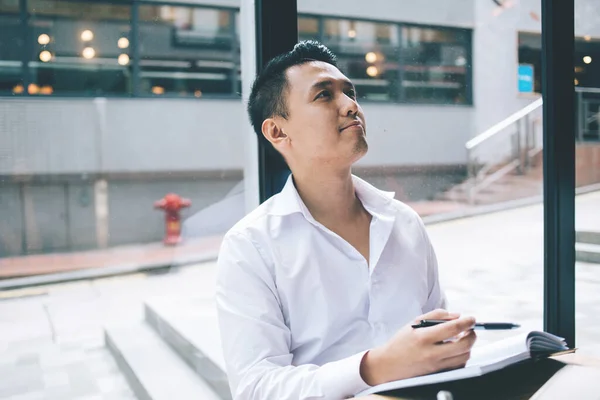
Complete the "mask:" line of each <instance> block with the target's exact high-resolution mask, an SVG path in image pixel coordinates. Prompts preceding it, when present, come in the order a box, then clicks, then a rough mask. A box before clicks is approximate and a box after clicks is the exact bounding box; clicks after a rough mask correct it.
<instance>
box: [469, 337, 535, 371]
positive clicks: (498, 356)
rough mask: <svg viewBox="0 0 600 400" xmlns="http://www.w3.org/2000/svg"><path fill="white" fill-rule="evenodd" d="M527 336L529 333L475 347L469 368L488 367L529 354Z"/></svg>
mask: <svg viewBox="0 0 600 400" xmlns="http://www.w3.org/2000/svg"><path fill="white" fill-rule="evenodd" d="M527 335H528V332H526V333H523V334H520V335H516V336H512V337H509V338H506V339H503V340H500V341H497V342H493V343H490V344H486V345H483V346H475V347H474V348H473V349H472V350H471V358H470V359H469V361H468V362H467V367H473V366H479V367H481V366H486V365H490V364H494V363H495V362H498V361H500V360H503V359H506V358H512V357H514V356H517V355H520V354H524V353H525V354H529V349H528V348H527Z"/></svg>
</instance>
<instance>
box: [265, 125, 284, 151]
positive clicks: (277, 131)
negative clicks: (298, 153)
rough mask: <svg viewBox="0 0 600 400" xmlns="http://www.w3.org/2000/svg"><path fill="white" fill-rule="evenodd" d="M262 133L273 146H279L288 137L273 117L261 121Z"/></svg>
mask: <svg viewBox="0 0 600 400" xmlns="http://www.w3.org/2000/svg"><path fill="white" fill-rule="evenodd" d="M262 134H263V135H264V137H265V138H266V139H267V140H268V141H269V142H271V144H272V145H273V147H275V148H279V147H280V146H281V144H282V143H283V142H285V141H286V140H287V139H288V137H287V135H286V134H285V133H284V132H283V129H282V128H281V126H280V125H279V124H278V123H277V121H276V120H275V119H274V118H267V119H265V120H264V121H263V123H262Z"/></svg>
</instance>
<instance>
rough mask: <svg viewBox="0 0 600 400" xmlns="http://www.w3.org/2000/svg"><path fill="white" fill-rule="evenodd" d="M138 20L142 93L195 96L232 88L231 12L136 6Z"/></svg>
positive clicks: (235, 66)
mask: <svg viewBox="0 0 600 400" xmlns="http://www.w3.org/2000/svg"><path fill="white" fill-rule="evenodd" d="M140 19H141V20H140V57H141V60H140V66H141V70H142V72H141V80H142V88H141V89H142V92H143V93H149V94H154V95H162V94H165V93H168V94H174V95H179V96H196V97H200V96H202V95H203V94H222V95H223V94H225V95H230V94H232V93H233V92H234V91H235V90H237V88H238V83H237V82H238V58H239V55H238V54H239V50H238V46H237V40H236V39H235V35H234V31H233V27H232V25H233V24H234V21H233V20H232V19H233V18H232V12H231V11H226V10H219V9H209V8H194V7H174V6H151V5H142V6H140Z"/></svg>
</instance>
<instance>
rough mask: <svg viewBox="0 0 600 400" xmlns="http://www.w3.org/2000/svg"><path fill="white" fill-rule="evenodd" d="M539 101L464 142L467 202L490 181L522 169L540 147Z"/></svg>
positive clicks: (471, 202) (541, 102) (472, 201)
mask: <svg viewBox="0 0 600 400" xmlns="http://www.w3.org/2000/svg"><path fill="white" fill-rule="evenodd" d="M542 104H543V101H542V99H541V98H540V99H538V100H536V101H534V102H533V103H531V104H529V105H527V106H526V107H524V108H523V109H521V110H519V111H517V112H516V113H514V114H512V115H510V116H509V117H507V118H505V119H504V120H502V121H500V122H498V123H497V124H495V125H494V126H492V127H491V128H489V129H487V130H486V131H485V132H482V133H481V134H479V135H477V136H475V137H474V138H473V139H471V140H469V141H468V142H467V143H466V144H465V147H466V149H467V168H468V174H469V179H468V180H467V182H466V184H467V188H466V189H467V190H468V199H469V203H470V204H473V203H474V200H475V196H476V195H477V193H478V192H480V191H481V190H483V189H485V188H486V187H487V186H489V185H490V184H492V183H494V182H496V181H498V180H499V179H500V178H502V177H503V176H505V175H507V174H509V173H511V172H512V171H514V170H517V172H519V173H524V172H525V171H526V170H527V169H528V168H529V167H530V166H531V161H532V158H533V157H534V156H535V155H536V154H537V153H539V152H540V151H541V149H542V140H541V135H540V133H541V130H540V129H539V126H541V115H539V112H538V110H540V108H541V107H542Z"/></svg>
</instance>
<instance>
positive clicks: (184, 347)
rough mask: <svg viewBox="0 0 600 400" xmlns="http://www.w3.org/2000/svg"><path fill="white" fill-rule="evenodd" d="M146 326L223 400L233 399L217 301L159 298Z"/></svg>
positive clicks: (150, 303) (151, 303)
mask: <svg viewBox="0 0 600 400" xmlns="http://www.w3.org/2000/svg"><path fill="white" fill-rule="evenodd" d="M144 312H145V317H146V322H147V323H148V324H149V325H150V326H152V327H153V328H154V329H155V331H156V332H157V333H158V335H160V336H161V337H162V339H163V340H164V341H165V342H166V343H168V344H169V346H171V348H172V349H173V350H174V351H175V352H176V353H177V354H179V356H180V357H181V358H182V359H183V360H184V361H185V362H186V363H187V364H188V365H189V366H190V367H191V368H192V370H193V371H195V372H196V373H197V374H198V375H199V376H200V377H202V379H203V380H204V381H206V382H207V383H208V384H209V385H211V387H212V388H213V390H214V391H215V392H216V393H217V394H218V395H219V396H220V397H221V398H222V399H231V392H230V390H229V383H228V380H227V373H226V372H225V371H226V369H225V360H224V358H223V353H222V350H221V338H220V335H219V326H218V322H217V315H216V310H215V306H214V301H213V300H206V299H200V298H198V299H189V298H186V299H174V298H157V299H150V300H147V301H146V303H145V304H144Z"/></svg>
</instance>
